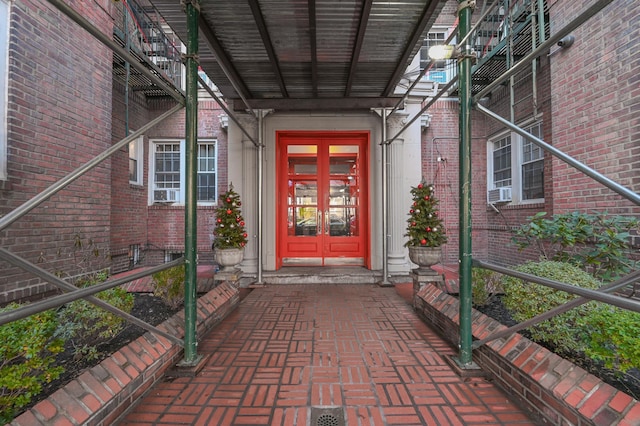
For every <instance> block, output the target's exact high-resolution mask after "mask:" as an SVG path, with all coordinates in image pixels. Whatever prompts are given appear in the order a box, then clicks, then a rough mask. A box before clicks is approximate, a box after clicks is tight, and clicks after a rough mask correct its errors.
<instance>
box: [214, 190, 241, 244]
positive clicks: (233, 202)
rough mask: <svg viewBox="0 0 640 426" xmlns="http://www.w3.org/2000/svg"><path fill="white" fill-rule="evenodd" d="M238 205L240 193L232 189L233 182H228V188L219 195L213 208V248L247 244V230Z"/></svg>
mask: <svg viewBox="0 0 640 426" xmlns="http://www.w3.org/2000/svg"><path fill="white" fill-rule="evenodd" d="M240 206H242V202H241V201H240V195H239V194H238V193H237V192H235V191H234V190H233V184H230V185H229V190H228V191H227V192H225V193H224V194H222V195H220V203H219V205H218V207H217V208H216V210H215V212H216V225H215V229H214V231H213V235H214V236H215V239H214V241H213V247H214V248H218V249H229V248H242V247H244V246H245V245H246V244H247V232H246V230H245V222H244V218H243V217H242V212H241V210H240Z"/></svg>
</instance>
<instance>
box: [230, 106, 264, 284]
mask: <svg viewBox="0 0 640 426" xmlns="http://www.w3.org/2000/svg"><path fill="white" fill-rule="evenodd" d="M238 120H239V121H240V123H241V124H242V126H243V127H244V128H245V129H246V130H247V131H248V132H249V134H251V135H252V137H253V138H254V139H255V140H257V139H258V138H257V134H258V133H257V132H258V129H257V120H256V119H255V118H254V117H252V116H248V115H245V116H239V117H238ZM227 151H228V164H227V170H228V172H227V173H228V177H229V182H230V183H233V187H234V189H235V190H236V192H238V194H240V200H241V201H242V206H241V207H242V216H243V217H244V219H245V224H246V230H247V234H248V237H247V240H248V243H247V246H246V247H245V249H244V260H243V261H242V263H241V264H240V268H241V269H242V270H243V272H245V273H249V274H251V273H255V272H256V271H257V260H258V249H257V245H256V244H258V239H257V231H258V222H257V221H258V218H259V216H260V215H259V214H258V211H257V208H258V192H257V191H258V188H257V186H258V178H257V174H256V173H257V164H256V161H257V156H258V151H257V148H256V147H255V146H254V144H253V142H251V141H250V140H249V139H248V138H247V137H246V136H245V135H244V134H243V133H242V131H240V129H239V128H238V127H237V125H236V124H235V123H233V125H232V123H229V138H228V146H227Z"/></svg>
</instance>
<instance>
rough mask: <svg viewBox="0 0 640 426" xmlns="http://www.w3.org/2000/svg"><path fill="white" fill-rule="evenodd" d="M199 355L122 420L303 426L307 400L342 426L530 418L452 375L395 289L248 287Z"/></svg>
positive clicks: (481, 383)
mask: <svg viewBox="0 0 640 426" xmlns="http://www.w3.org/2000/svg"><path fill="white" fill-rule="evenodd" d="M198 351H199V353H202V354H205V353H206V354H211V357H210V359H209V361H208V364H207V366H206V367H204V369H203V370H202V371H201V372H200V374H198V376H197V377H195V378H177V379H174V380H173V381H165V382H163V383H161V384H160V385H158V386H156V387H155V388H154V389H152V390H151V392H150V393H149V394H148V395H147V397H146V398H144V399H143V400H142V401H141V402H140V403H139V404H138V405H137V406H136V407H135V408H134V409H133V410H132V412H130V413H129V415H128V416H127V417H126V418H125V420H124V421H123V422H121V424H123V425H182V424H189V425H190V424H194V425H196V424H198V425H286V426H290V425H307V424H310V419H311V407H317V406H323V407H327V406H339V407H342V410H343V414H344V417H345V423H346V424H347V425H405V426H406V425H476V424H482V425H532V424H535V423H534V422H533V421H532V420H530V419H529V418H528V417H527V416H526V414H525V413H523V412H522V411H521V410H520V409H519V408H518V407H517V406H516V405H515V404H513V403H512V402H511V401H510V400H509V399H508V397H507V396H506V395H505V394H504V393H503V392H501V391H500V390H499V389H498V388H496V387H495V386H494V385H493V384H491V383H489V382H488V381H486V380H484V379H480V378H473V379H461V378H460V377H458V376H457V375H456V374H455V373H454V372H453V371H452V370H451V369H450V368H449V366H448V365H447V363H446V362H445V360H444V359H443V356H444V355H447V354H453V353H454V350H453V349H452V348H451V347H450V346H449V345H448V344H447V343H446V342H445V341H443V340H442V339H441V338H440V337H439V336H438V335H436V334H435V333H434V332H433V331H432V330H431V329H430V328H429V327H427V326H426V325H425V324H424V323H423V322H422V321H421V320H420V319H419V318H418V316H417V315H416V314H415V312H414V311H413V309H412V307H411V306H410V305H409V304H408V303H407V302H406V301H405V300H404V299H403V298H402V297H400V296H399V295H398V293H397V292H396V291H395V289H393V288H380V287H378V286H372V285H317V286H314V285H304V286H298V285H287V286H270V287H265V288H259V289H255V290H253V291H252V292H251V294H249V295H248V296H247V298H246V299H244V301H243V302H242V303H241V304H240V306H239V308H238V309H237V310H235V311H234V312H233V313H232V314H231V315H230V316H229V317H228V318H227V319H225V320H224V321H223V323H222V324H221V325H219V326H218V327H217V328H216V329H214V330H213V331H212V332H211V333H210V334H208V335H207V336H206V337H205V338H204V339H202V340H201V341H200V343H199V348H198ZM330 419H331V418H329V420H330ZM322 420H323V421H325V420H327V418H326V417H324V418H322ZM322 424H331V423H322ZM314 426H315V425H314Z"/></svg>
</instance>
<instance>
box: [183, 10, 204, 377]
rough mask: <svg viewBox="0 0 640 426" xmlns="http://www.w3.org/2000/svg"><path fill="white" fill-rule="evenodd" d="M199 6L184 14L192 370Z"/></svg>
mask: <svg viewBox="0 0 640 426" xmlns="http://www.w3.org/2000/svg"><path fill="white" fill-rule="evenodd" d="M199 10H200V5H199V3H198V1H197V0H192V1H190V2H187V4H186V13H187V54H186V55H185V58H186V64H185V65H186V72H187V75H186V77H187V96H186V110H185V133H186V134H185V139H186V145H187V149H186V158H185V163H186V164H185V168H186V184H185V188H186V194H185V212H184V250H185V253H184V257H185V285H184V320H185V327H184V328H185V330H184V359H183V360H182V361H181V362H180V363H179V365H180V366H182V367H189V366H195V365H196V364H197V363H198V361H199V359H200V358H201V356H198V354H197V351H196V347H197V340H196V325H197V324H196V314H197V312H196V288H197V285H196V280H197V273H198V265H197V241H198V232H197V223H198V218H197V214H198V211H197V204H198V198H197V184H198V16H199V14H200V13H199Z"/></svg>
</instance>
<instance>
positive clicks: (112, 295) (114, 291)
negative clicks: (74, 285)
mask: <svg viewBox="0 0 640 426" xmlns="http://www.w3.org/2000/svg"><path fill="white" fill-rule="evenodd" d="M105 280H106V274H104V273H101V274H97V275H96V276H95V277H94V278H93V279H91V280H89V281H86V282H84V283H81V284H79V285H78V287H88V286H91V285H95V284H98V283H100V282H103V281H105ZM96 297H98V298H99V299H101V300H103V301H105V302H107V303H109V304H110V305H112V306H114V307H116V308H118V309H120V310H122V311H124V312H127V313H130V312H131V309H133V302H134V300H133V295H132V294H130V293H128V292H127V291H126V290H124V289H123V288H121V287H114V288H111V289H108V290H104V291H101V292H100V293H97V294H96ZM58 317H59V318H58V320H59V323H60V326H59V328H58V330H57V331H56V336H59V337H61V338H64V339H65V340H66V341H68V342H70V344H71V345H72V346H73V348H74V351H75V357H76V359H79V358H83V357H84V358H87V359H96V358H97V357H98V356H99V353H98V351H97V348H96V344H97V343H104V342H108V341H109V340H110V339H112V338H113V337H115V336H116V335H117V334H118V333H120V331H122V329H123V328H124V327H125V326H126V320H124V319H123V318H121V317H120V316H118V315H116V314H114V313H112V312H109V311H106V310H104V309H102V308H100V307H97V306H96V305H94V304H93V303H91V302H88V301H86V300H76V301H75V302H71V303H68V304H67V305H65V306H63V307H62V308H61V309H60V310H59V312H58Z"/></svg>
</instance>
